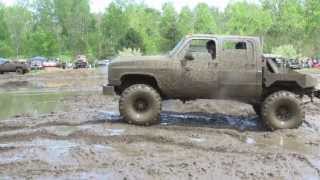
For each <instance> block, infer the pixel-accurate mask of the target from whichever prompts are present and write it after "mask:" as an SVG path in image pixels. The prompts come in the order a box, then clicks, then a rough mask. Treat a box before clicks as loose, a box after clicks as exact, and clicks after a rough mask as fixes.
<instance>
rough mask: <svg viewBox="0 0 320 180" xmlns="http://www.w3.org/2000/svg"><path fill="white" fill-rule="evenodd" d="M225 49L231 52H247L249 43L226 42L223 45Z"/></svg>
mask: <svg viewBox="0 0 320 180" xmlns="http://www.w3.org/2000/svg"><path fill="white" fill-rule="evenodd" d="M223 49H224V50H226V49H229V50H235V49H237V50H246V49H247V43H246V42H242V41H239V42H237V41H225V42H224V44H223Z"/></svg>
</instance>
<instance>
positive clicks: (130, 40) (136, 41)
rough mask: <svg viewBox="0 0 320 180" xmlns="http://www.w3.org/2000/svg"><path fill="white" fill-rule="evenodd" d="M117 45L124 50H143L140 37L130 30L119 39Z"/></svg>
mask: <svg viewBox="0 0 320 180" xmlns="http://www.w3.org/2000/svg"><path fill="white" fill-rule="evenodd" d="M119 45H120V46H121V47H124V48H131V49H144V47H143V40H142V37H141V36H140V34H139V33H138V32H137V31H135V30H134V29H132V28H130V29H129V30H128V32H127V34H126V35H125V36H123V37H122V38H121V39H120V41H119Z"/></svg>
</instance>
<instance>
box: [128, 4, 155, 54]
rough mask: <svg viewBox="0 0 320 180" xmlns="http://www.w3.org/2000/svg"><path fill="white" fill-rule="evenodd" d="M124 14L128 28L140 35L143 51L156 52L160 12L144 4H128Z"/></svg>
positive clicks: (147, 52)
mask: <svg viewBox="0 0 320 180" xmlns="http://www.w3.org/2000/svg"><path fill="white" fill-rule="evenodd" d="M126 14H127V17H128V21H129V26H130V28H132V29H134V30H135V31H136V32H138V33H139V34H140V36H141V37H142V40H143V44H144V48H143V52H144V53H146V54H155V53H158V52H159V50H160V48H159V42H160V32H159V21H160V17H161V13H160V12H159V11H157V10H155V9H152V8H148V7H146V5H144V4H130V5H129V6H128V7H127V9H126Z"/></svg>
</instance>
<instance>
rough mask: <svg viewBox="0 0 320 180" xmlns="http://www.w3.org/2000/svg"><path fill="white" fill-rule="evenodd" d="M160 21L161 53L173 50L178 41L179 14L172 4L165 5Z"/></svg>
mask: <svg viewBox="0 0 320 180" xmlns="http://www.w3.org/2000/svg"><path fill="white" fill-rule="evenodd" d="M162 11H163V13H162V17H161V20H160V34H161V44H160V46H161V51H168V50H170V49H172V48H173V47H174V46H175V44H176V43H177V41H178V30H177V13H176V11H175V9H174V7H173V5H172V3H165V4H164V5H163V8H162Z"/></svg>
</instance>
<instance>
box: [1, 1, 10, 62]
mask: <svg viewBox="0 0 320 180" xmlns="http://www.w3.org/2000/svg"><path fill="white" fill-rule="evenodd" d="M0 32H1V33H0V56H2V57H8V56H12V55H13V52H12V50H11V48H10V46H9V44H10V43H9V42H10V39H9V32H8V27H7V24H6V21H5V8H4V6H3V5H2V4H1V3H0Z"/></svg>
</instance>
